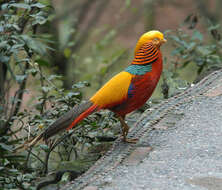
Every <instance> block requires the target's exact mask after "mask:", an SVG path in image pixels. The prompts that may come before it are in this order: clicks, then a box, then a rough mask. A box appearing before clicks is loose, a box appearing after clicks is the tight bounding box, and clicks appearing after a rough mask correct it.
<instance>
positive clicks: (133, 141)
mask: <svg viewBox="0 0 222 190" xmlns="http://www.w3.org/2000/svg"><path fill="white" fill-rule="evenodd" d="M138 140H139V139H128V138H125V139H123V142H127V143H133V144H136V143H137V142H138Z"/></svg>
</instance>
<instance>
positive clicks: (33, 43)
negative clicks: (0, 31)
mask: <svg viewBox="0 0 222 190" xmlns="http://www.w3.org/2000/svg"><path fill="white" fill-rule="evenodd" d="M21 38H22V40H24V42H25V44H26V45H27V46H28V47H29V48H30V49H32V50H33V51H35V52H36V53H38V54H40V55H44V54H46V49H47V46H46V45H44V44H43V43H41V42H40V41H37V40H35V39H34V38H31V37H30V36H28V35H21Z"/></svg>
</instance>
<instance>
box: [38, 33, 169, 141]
mask: <svg viewBox="0 0 222 190" xmlns="http://www.w3.org/2000/svg"><path fill="white" fill-rule="evenodd" d="M165 42H166V40H165V39H164V35H163V34H162V33H161V32H159V31H156V30H153V31H149V32H147V33H145V34H143V35H142V36H141V37H140V39H139V41H138V42H137V44H136V48H135V52H134V59H133V61H132V63H131V64H130V65H129V66H128V67H127V68H126V69H125V70H124V71H122V72H120V73H119V74H117V75H115V76H114V77H113V78H111V79H110V80H109V81H108V82H107V83H106V84H105V85H104V86H103V87H102V88H101V89H99V90H98V91H97V92H96V93H95V94H94V95H93V96H92V97H91V98H90V99H89V100H88V101H86V102H84V103H82V104H80V105H76V106H75V107H74V108H73V109H72V110H70V111H69V112H67V113H65V114H64V115H63V116H61V117H60V118H59V119H57V120H56V121H55V122H54V123H53V124H52V125H51V126H49V128H48V129H46V130H45V132H44V133H43V134H42V135H41V136H43V138H44V139H48V138H50V137H52V136H53V135H55V134H57V133H58V132H59V131H61V130H63V129H71V128H73V127H74V126H76V124H77V123H79V122H80V121H81V120H82V119H84V118H85V117H87V116H88V115H89V114H91V113H93V112H95V111H99V110H101V109H109V110H111V111H113V112H114V113H115V114H116V115H117V116H118V118H119V120H120V123H121V126H122V135H123V140H124V141H125V142H135V140H134V139H127V137H126V136H127V134H128V130H129V127H128V125H127V124H126V123H125V121H124V118H125V116H126V114H128V113H130V112H132V111H133V110H135V109H137V108H139V107H140V106H142V105H143V104H144V103H145V102H146V101H147V100H148V99H149V97H150V96H151V95H152V93H153V91H154V89H155V87H156V86H157V83H158V81H159V78H160V75H161V72H162V55H161V52H160V46H161V45H162V44H163V43H165Z"/></svg>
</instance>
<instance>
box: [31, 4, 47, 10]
mask: <svg viewBox="0 0 222 190" xmlns="http://www.w3.org/2000/svg"><path fill="white" fill-rule="evenodd" d="M31 7H38V8H40V9H41V8H44V7H46V5H44V4H42V3H34V4H32V5H31Z"/></svg>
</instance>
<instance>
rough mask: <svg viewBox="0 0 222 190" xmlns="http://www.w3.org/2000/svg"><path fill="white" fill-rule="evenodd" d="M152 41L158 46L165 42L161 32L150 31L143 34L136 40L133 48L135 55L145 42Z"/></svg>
mask: <svg viewBox="0 0 222 190" xmlns="http://www.w3.org/2000/svg"><path fill="white" fill-rule="evenodd" d="M153 40H158V41H159V43H160V45H161V44H163V43H165V42H166V39H165V38H164V35H163V33H162V32H160V31H158V30H151V31H149V32H146V33H144V34H143V35H142V36H141V37H140V39H139V40H138V42H137V44H136V48H135V54H136V53H137V52H138V50H139V49H140V47H141V46H142V45H143V44H144V43H147V42H152V41H153Z"/></svg>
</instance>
